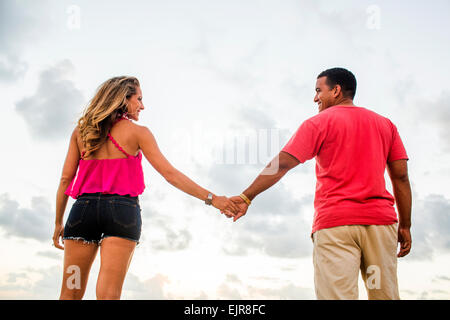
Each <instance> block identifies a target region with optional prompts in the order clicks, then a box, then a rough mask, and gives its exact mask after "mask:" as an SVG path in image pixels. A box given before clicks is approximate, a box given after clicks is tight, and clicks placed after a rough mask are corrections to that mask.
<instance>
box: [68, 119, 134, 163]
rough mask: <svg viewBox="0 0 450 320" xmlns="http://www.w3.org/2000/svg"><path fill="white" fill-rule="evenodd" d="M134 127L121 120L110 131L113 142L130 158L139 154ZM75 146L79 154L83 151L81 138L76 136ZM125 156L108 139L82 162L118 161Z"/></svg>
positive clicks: (130, 123)
mask: <svg viewBox="0 0 450 320" xmlns="http://www.w3.org/2000/svg"><path fill="white" fill-rule="evenodd" d="M136 127H137V125H136V124H134V123H132V122H131V121H129V120H122V121H119V122H117V123H116V124H115V125H114V126H113V127H112V129H111V131H110V134H111V136H112V137H113V138H114V140H115V141H116V142H117V143H118V144H119V146H121V147H122V149H123V150H125V152H126V153H128V154H129V155H131V156H137V155H138V152H139V144H138V141H137V139H136V134H135V132H136ZM77 144H78V150H80V154H81V153H82V152H83V151H85V147H84V146H83V142H82V140H81V137H80V135H79V132H78V135H77ZM126 157H127V156H126V155H125V154H124V153H123V152H122V151H120V150H119V149H118V148H117V147H116V146H115V145H114V143H113V142H112V141H111V140H110V139H109V138H108V140H107V141H106V142H105V143H104V144H103V145H102V146H101V147H100V148H99V149H98V150H95V151H94V152H93V153H91V154H90V155H89V156H88V157H85V158H84V160H91V159H120V158H126Z"/></svg>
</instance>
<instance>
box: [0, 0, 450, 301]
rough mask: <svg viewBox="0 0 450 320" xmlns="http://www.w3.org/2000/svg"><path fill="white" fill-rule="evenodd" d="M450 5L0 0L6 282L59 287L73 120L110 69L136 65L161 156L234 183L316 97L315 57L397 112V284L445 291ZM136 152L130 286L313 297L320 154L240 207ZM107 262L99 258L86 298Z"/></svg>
mask: <svg viewBox="0 0 450 320" xmlns="http://www.w3.org/2000/svg"><path fill="white" fill-rule="evenodd" d="M337 3H339V4H337ZM449 12H450V4H449V2H448V1H447V0H436V1H433V5H430V4H429V3H427V2H425V1H406V0H398V1H365V0H353V1H350V0H348V1H339V2H336V1H334V2H331V1H313V0H311V1H300V0H295V1H294V0H285V1H275V0H271V1H258V0H249V1H234V0H232V1H210V0H209V1H208V0H203V1H201V0H192V1H181V0H179V1H175V0H171V1H136V0H135V1H132V0H130V1H100V0H97V1H87V0H86V1H81V0H72V1H66V0H63V1H50V0H47V1H46V0H40V1H31V0H16V1H12V0H1V1H0V90H1V91H0V92H1V97H2V116H0V137H1V142H2V143H1V148H2V153H1V154H2V157H1V160H0V163H1V165H0V177H1V178H0V237H1V243H0V250H1V251H0V252H1V255H2V262H1V264H0V298H1V299H55V298H57V297H58V296H59V288H60V286H61V279H62V272H63V270H62V263H63V261H62V258H63V252H62V251H60V250H57V249H54V248H53V247H52V246H51V244H52V240H51V237H52V234H53V224H54V215H55V198H56V190H57V188H58V183H59V178H60V175H61V170H62V166H63V161H64V158H65V155H66V152H67V147H68V141H69V137H70V134H71V132H72V130H73V128H74V126H75V123H76V121H77V119H78V117H79V116H80V114H81V112H82V110H83V108H84V107H85V106H86V104H87V102H88V101H89V99H90V98H92V96H93V94H94V92H95V90H96V88H97V87H98V86H99V85H100V84H101V83H102V82H103V81H105V80H106V79H108V78H110V77H112V76H117V75H134V76H136V77H138V78H139V80H140V82H141V88H142V91H143V97H144V105H145V107H146V109H145V110H144V112H142V113H141V119H140V124H142V125H146V126H148V127H149V128H150V129H151V130H152V132H153V133H154V135H155V137H156V139H157V141H158V143H159V145H160V148H161V150H162V151H163V153H164V154H165V155H166V157H167V158H168V159H169V160H170V161H171V162H172V164H174V165H175V167H177V168H178V169H179V170H181V171H182V172H184V173H185V174H187V175H188V176H189V177H191V178H192V179H193V180H194V181H196V182H197V183H199V184H200V185H202V186H203V187H205V188H209V189H211V190H212V191H213V192H214V193H216V194H224V195H235V194H239V193H240V192H241V191H242V190H244V189H245V188H246V187H247V186H248V185H249V184H250V183H251V182H252V181H253V179H254V178H255V176H256V175H257V174H258V173H259V172H260V171H261V170H262V168H263V167H264V165H265V164H266V163H267V162H268V161H269V160H270V159H271V157H273V156H274V155H275V154H277V153H278V151H279V150H280V149H281V148H282V146H283V145H284V144H285V143H286V142H287V140H288V139H289V137H290V135H291V134H293V133H294V132H295V130H296V129H297V128H298V126H299V125H300V124H301V122H302V121H304V120H305V119H307V118H308V117H311V116H313V115H315V114H316V113H317V106H316V105H315V104H314V103H313V97H314V84H315V79H316V76H317V74H318V73H320V72H321V71H323V70H324V69H327V68H330V67H335V66H341V67H346V68H348V69H350V70H351V71H353V72H354V74H355V75H356V77H357V79H358V91H357V95H356V98H355V103H356V104H357V105H359V106H362V107H366V108H368V109H371V110H374V111H375V112H377V113H380V114H382V115H384V116H387V117H389V118H390V119H391V120H392V121H393V122H394V123H395V124H396V125H397V127H398V129H399V132H400V135H401V137H402V139H403V142H404V144H405V147H406V149H407V152H408V155H409V157H410V161H409V170H410V180H411V183H412V187H413V227H412V236H413V247H412V251H411V253H410V254H409V255H408V256H407V257H405V258H402V259H400V260H399V266H398V275H399V285H400V294H401V297H402V298H403V299H449V298H450V273H449V269H448V265H449V264H450V191H449V188H448V182H449V181H450V165H449V163H450V142H449V141H450V140H449V139H448V137H449V136H450V129H449V128H450V104H449V100H450V90H449V89H448V87H447V84H448V75H449V72H450V62H449V60H448V53H449V51H450V50H449V49H450V48H449V47H450V41H449V40H450V39H449V34H448V30H450V22H449V21H450V19H449V18H450V17H449ZM144 161H145V160H144ZM143 165H144V174H145V182H146V185H147V188H146V190H145V192H144V194H143V195H142V196H141V197H140V199H141V206H142V214H143V230H142V239H141V240H142V241H141V244H140V245H139V246H138V248H137V249H136V252H135V255H134V258H133V261H132V264H131V266H130V270H129V273H128V275H127V278H126V281H125V284H124V290H123V295H122V298H124V299H314V298H315V295H314V283H313V265H312V243H311V240H310V238H309V233H310V231H311V226H312V217H313V206H312V204H313V197H314V190H315V175H314V160H312V161H309V162H307V163H306V164H303V165H300V166H298V167H296V168H295V169H294V170H292V171H291V172H289V174H288V175H287V176H285V177H284V178H283V180H282V181H281V182H280V183H279V184H277V185H276V186H275V187H273V188H271V189H269V190H268V191H266V192H265V193H263V194H261V195H260V196H258V197H257V198H256V199H255V201H254V202H253V204H252V206H251V208H250V209H249V212H248V214H247V215H246V216H245V217H244V218H242V219H240V220H239V221H238V222H236V223H233V222H232V221H230V220H227V219H224V217H223V216H221V215H220V214H219V213H218V212H216V211H215V210H214V209H213V208H210V207H206V206H205V205H204V204H203V203H202V202H201V201H200V200H198V199H195V198H192V197H189V196H188V195H186V194H184V193H182V192H181V191H179V190H177V189H175V188H174V187H172V186H171V185H169V184H167V182H166V181H165V180H164V179H163V178H162V177H161V176H159V175H158V174H157V173H156V171H155V170H154V169H153V168H152V167H151V165H150V164H149V163H147V162H144V164H143ZM386 178H387V175H386ZM386 185H387V187H388V189H389V190H392V187H391V184H390V182H389V180H388V179H387V180H386ZM72 203H73V199H70V200H69V203H68V207H67V209H66V214H65V218H67V215H68V212H69V209H70V206H71V205H72ZM98 269H99V259H97V260H96V262H95V263H94V266H93V269H92V271H91V276H90V278H89V283H88V288H87V292H86V296H85V297H86V298H87V299H94V298H95V282H96V277H97V273H98ZM360 297H361V298H365V297H367V296H366V294H365V292H364V285H363V283H362V281H361V280H360Z"/></svg>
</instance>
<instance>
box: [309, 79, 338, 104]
mask: <svg viewBox="0 0 450 320" xmlns="http://www.w3.org/2000/svg"><path fill="white" fill-rule="evenodd" d="M326 80H327V77H320V78H319V79H317V81H316V95H315V97H314V102H316V103H317V105H318V107H319V112H322V111H323V110H325V109H326V108H328V107H331V106H333V105H334V102H335V100H336V98H335V97H334V95H333V90H332V89H333V88H331V89H330V87H329V86H328V84H327V83H326V82H327V81H326Z"/></svg>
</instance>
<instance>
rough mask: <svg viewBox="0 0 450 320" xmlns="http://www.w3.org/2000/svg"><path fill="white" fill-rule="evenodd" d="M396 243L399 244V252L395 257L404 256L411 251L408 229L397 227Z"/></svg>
mask: <svg viewBox="0 0 450 320" xmlns="http://www.w3.org/2000/svg"><path fill="white" fill-rule="evenodd" d="M398 242H399V243H400V251H399V252H398V255H397V257H399V258H401V257H404V256H406V255H407V254H408V253H409V251H410V250H411V242H412V241H411V231H410V228H409V227H401V226H399V227H398Z"/></svg>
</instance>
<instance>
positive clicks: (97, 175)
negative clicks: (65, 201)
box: [64, 118, 145, 199]
mask: <svg viewBox="0 0 450 320" xmlns="http://www.w3.org/2000/svg"><path fill="white" fill-rule="evenodd" d="M122 119H124V118H119V119H118V120H117V121H120V120H122ZM117 121H116V122H117ZM114 124H115V123H114ZM108 138H109V139H110V140H111V141H112V143H113V144H114V145H115V146H116V147H117V148H118V149H119V150H120V151H122V152H123V153H124V154H125V155H126V156H127V157H126V158H120V159H90V160H84V159H83V156H84V153H85V152H84V151H83V153H82V154H81V159H80V161H79V164H78V170H77V173H76V175H75V177H74V178H73V180H72V182H71V183H70V184H69V187H68V188H67V190H66V191H65V192H64V193H65V194H66V195H68V196H71V197H72V198H74V199H76V198H77V197H78V196H79V195H81V194H83V193H95V192H102V193H106V194H119V195H130V196H132V197H136V196H138V195H140V194H142V192H143V191H144V189H145V184H144V173H143V171H142V163H141V160H142V152H141V151H139V154H138V155H137V156H131V155H129V154H128V153H126V152H125V150H123V149H122V147H121V146H120V145H119V144H118V143H117V142H116V140H114V138H113V137H112V136H111V134H109V133H108Z"/></svg>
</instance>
